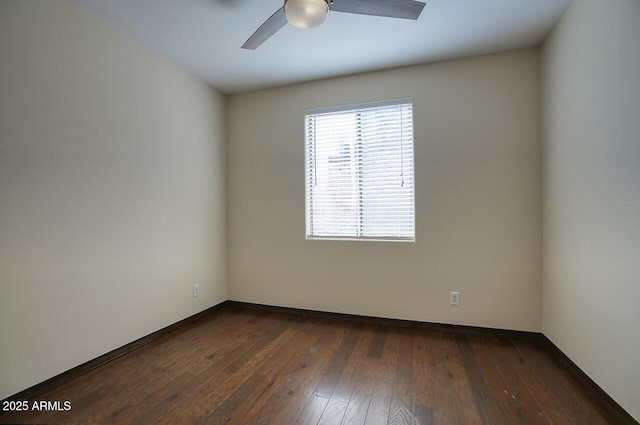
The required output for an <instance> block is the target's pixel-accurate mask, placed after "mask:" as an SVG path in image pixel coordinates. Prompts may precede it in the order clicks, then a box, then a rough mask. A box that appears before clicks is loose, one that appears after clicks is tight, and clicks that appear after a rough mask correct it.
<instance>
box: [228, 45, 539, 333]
mask: <svg viewBox="0 0 640 425" xmlns="http://www.w3.org/2000/svg"><path fill="white" fill-rule="evenodd" d="M538 65H539V63H538V51H537V50H536V49H530V50H523V51H517V52H511V53H505V54H498V55H492V56H485V57H478V58H472V59H464V60H457V61H451V62H444V63H438V64H431V65H424V66H414V67H408V68H402V69H397V70H390V71H382V72H375V73H370V74H363V75H357V76H351V77H344V78H337V79H331V80H324V81H319V82H312V83H306V84H300V85H293V86H288V87H282V88H276V89H271V90H265V91H259V92H253V93H248V94H243V95H236V96H231V97H230V99H229V121H228V123H229V125H228V131H229V144H228V156H227V158H228V169H229V173H228V186H227V187H228V198H227V200H228V208H229V209H228V217H229V232H228V250H229V261H228V267H229V287H228V288H229V298H230V299H233V300H241V301H248V302H256V303H264V304H272V305H280V306H289V307H299V308H306V309H317V310H323V311H334V312H345V313H353V314H363V315H372V316H381V317H391V318H401V319H412V320H422V321H430V322H446V323H457V324H465V325H476V326H488V327H495V328H508V329H520V330H529V331H539V330H540V326H541V285H540V282H541V270H540V269H541V266H540V264H541V233H542V229H541V207H540V205H541V192H540V191H541V176H540V169H541V166H540V143H539V107H540V105H539V78H538V77H539V73H538ZM399 97H414V102H415V103H414V110H415V111H414V114H415V153H416V160H415V168H416V172H415V174H416V242H415V243H401V242H370V241H368V242H364V241H355V242H346V241H306V240H305V224H304V223H305V222H304V163H303V157H304V153H303V152H304V146H303V137H304V136H303V116H304V109H305V108H315V107H324V106H331V105H340V104H345V103H353V102H363V101H372V100H380V99H389V98H399ZM453 290H455V291H460V292H461V305H460V306H459V307H451V306H449V292H450V291H453Z"/></svg>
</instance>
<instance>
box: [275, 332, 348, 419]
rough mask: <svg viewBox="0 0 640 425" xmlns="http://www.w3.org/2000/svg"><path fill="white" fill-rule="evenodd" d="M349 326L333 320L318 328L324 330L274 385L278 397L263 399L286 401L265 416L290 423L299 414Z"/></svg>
mask: <svg viewBox="0 0 640 425" xmlns="http://www.w3.org/2000/svg"><path fill="white" fill-rule="evenodd" d="M351 328H352V326H351V325H346V326H345V324H335V323H332V324H326V325H325V326H323V328H322V329H323V330H325V333H324V334H323V335H321V336H320V339H318V341H317V342H316V344H314V345H313V346H312V347H311V348H310V349H309V351H308V352H307V354H306V355H305V356H304V357H303V358H302V359H301V360H300V361H299V362H298V364H297V365H296V367H295V368H294V370H293V371H292V372H291V373H290V374H289V376H287V378H286V379H285V380H284V381H283V382H282V383H281V384H280V385H279V386H278V388H277V389H276V391H275V396H278V399H276V400H270V401H269V402H267V404H269V403H274V404H275V403H278V402H281V401H283V400H284V402H285V403H286V404H285V406H284V407H283V408H281V409H280V411H279V412H278V413H277V414H276V415H274V416H272V417H270V418H269V423H271V424H290V423H294V422H295V420H296V419H297V418H298V417H299V416H300V415H301V414H302V412H303V409H304V408H305V407H306V404H307V401H308V400H309V399H310V397H312V394H313V391H314V390H315V388H316V386H317V385H318V382H319V381H320V379H321V378H322V375H323V374H324V372H325V371H326V370H327V368H328V367H329V365H330V364H331V360H332V359H333V357H334V356H335V353H336V352H337V350H338V347H339V346H340V343H341V342H342V340H343V339H344V338H345V337H346V336H347V334H348V332H349V331H350V330H351ZM325 404H326V403H325ZM323 410H324V407H323ZM320 414H322V412H320ZM319 417H320V416H318V418H317V419H316V422H317V420H318V419H319Z"/></svg>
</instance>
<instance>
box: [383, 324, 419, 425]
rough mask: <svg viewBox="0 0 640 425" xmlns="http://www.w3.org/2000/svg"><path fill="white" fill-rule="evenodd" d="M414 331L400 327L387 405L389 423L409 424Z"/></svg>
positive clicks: (395, 424) (410, 416)
mask: <svg viewBox="0 0 640 425" xmlns="http://www.w3.org/2000/svg"><path fill="white" fill-rule="evenodd" d="M414 333H415V332H414V331H410V330H406V329H401V330H400V333H399V337H400V348H399V353H398V361H397V364H396V372H395V380H394V382H393V389H392V395H391V405H390V407H389V421H388V423H389V425H411V424H412V422H413V419H412V418H413V414H412V399H411V397H412V374H413V336H414Z"/></svg>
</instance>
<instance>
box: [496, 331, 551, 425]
mask: <svg viewBox="0 0 640 425" xmlns="http://www.w3.org/2000/svg"><path fill="white" fill-rule="evenodd" d="M484 340H485V341H487V342H489V343H490V344H491V346H492V351H491V353H492V355H493V356H494V362H495V363H496V364H497V365H499V366H498V369H499V370H500V374H501V375H502V378H503V379H504V382H505V384H506V385H507V391H509V393H510V395H511V398H513V399H514V400H515V401H516V403H517V405H518V408H519V410H520V412H522V415H523V416H524V417H525V419H526V421H527V423H528V424H529V425H551V423H550V422H549V419H548V418H547V417H546V416H545V414H544V412H543V411H542V409H541V407H540V405H539V404H538V402H537V401H536V399H535V398H533V395H532V394H531V392H530V391H529V389H528V388H527V386H526V385H524V383H523V382H522V379H521V378H520V375H519V374H518V372H517V371H516V370H515V368H514V367H513V365H512V364H511V362H510V361H509V349H508V348H507V347H505V344H509V341H508V340H505V339H501V340H498V339H497V338H489V337H485V338H484Z"/></svg>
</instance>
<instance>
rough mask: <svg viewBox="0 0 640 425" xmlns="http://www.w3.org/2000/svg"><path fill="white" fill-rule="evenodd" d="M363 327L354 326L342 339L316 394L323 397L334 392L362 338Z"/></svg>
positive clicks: (329, 395) (328, 396)
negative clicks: (354, 349)
mask: <svg viewBox="0 0 640 425" xmlns="http://www.w3.org/2000/svg"><path fill="white" fill-rule="evenodd" d="M360 332H361V327H360V326H354V327H353V328H352V329H351V331H350V332H349V334H348V335H347V337H346V338H345V339H344V340H343V341H342V343H341V344H340V347H338V351H337V352H336V354H335V356H334V358H333V361H332V362H331V365H330V366H329V368H328V369H327V370H326V372H325V373H324V375H323V376H322V379H321V380H320V382H319V383H318V386H317V387H316V390H315V391H314V394H315V395H319V396H322V397H326V398H330V397H331V394H333V390H334V389H335V387H336V385H337V384H338V381H339V380H340V377H341V376H342V373H343V372H344V369H345V368H346V367H347V363H348V361H349V358H350V357H351V353H352V352H353V348H354V347H355V346H356V343H357V342H358V339H359V338H360Z"/></svg>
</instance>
